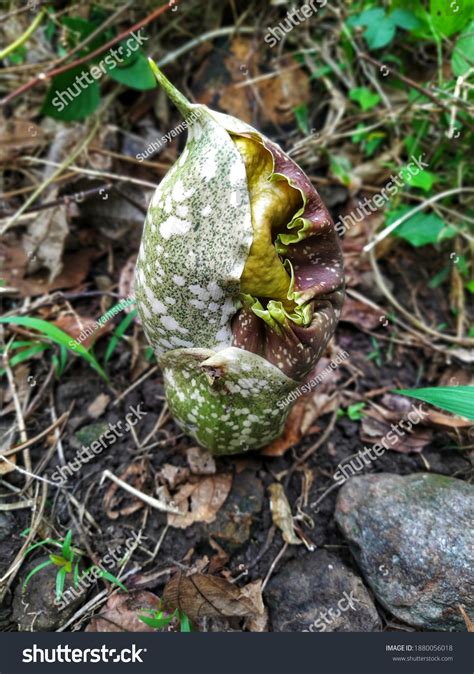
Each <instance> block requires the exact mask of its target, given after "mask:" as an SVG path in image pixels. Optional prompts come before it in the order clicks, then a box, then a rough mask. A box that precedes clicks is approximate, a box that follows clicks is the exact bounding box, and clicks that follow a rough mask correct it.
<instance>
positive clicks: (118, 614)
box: [85, 590, 161, 632]
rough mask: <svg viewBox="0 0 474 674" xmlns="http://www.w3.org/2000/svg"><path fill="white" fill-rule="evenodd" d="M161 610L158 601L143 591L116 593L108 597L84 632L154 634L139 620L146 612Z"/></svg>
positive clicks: (152, 595)
mask: <svg viewBox="0 0 474 674" xmlns="http://www.w3.org/2000/svg"><path fill="white" fill-rule="evenodd" d="M160 608H161V601H160V599H159V598H158V597H157V596H156V595H154V594H153V593H152V592H146V591H145V590H141V591H137V592H130V593H129V594H123V593H117V594H113V595H112V596H111V597H109V599H108V601H107V603H106V605H105V606H104V608H103V609H102V610H101V612H100V613H99V614H98V615H96V616H94V617H93V618H92V620H91V621H90V623H89V624H88V625H87V627H86V629H85V631H86V632H154V631H155V630H154V629H153V628H152V627H148V625H145V623H144V622H142V621H141V620H140V619H139V617H138V616H139V615H142V614H143V615H147V611H154V610H157V609H160Z"/></svg>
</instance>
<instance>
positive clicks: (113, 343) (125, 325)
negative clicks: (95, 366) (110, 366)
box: [104, 309, 138, 363]
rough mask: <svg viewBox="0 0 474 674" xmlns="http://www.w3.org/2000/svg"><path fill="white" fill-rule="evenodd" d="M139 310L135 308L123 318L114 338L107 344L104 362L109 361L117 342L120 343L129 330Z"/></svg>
mask: <svg viewBox="0 0 474 674" xmlns="http://www.w3.org/2000/svg"><path fill="white" fill-rule="evenodd" d="M137 313H138V312H137V310H136V309H133V311H131V312H130V313H129V314H127V316H125V318H123V319H122V320H121V321H120V323H119V324H118V326H117V327H116V329H115V330H114V333H113V335H112V338H111V340H110V342H109V343H108V345H107V350H106V352H105V356H104V362H105V363H108V362H109V360H110V358H111V357H112V354H113V352H114V351H115V349H116V347H117V344H118V343H119V340H120V339H121V338H122V337H123V335H124V333H125V331H126V330H127V328H128V326H129V325H130V323H131V322H132V321H133V319H134V318H135V316H136V315H137Z"/></svg>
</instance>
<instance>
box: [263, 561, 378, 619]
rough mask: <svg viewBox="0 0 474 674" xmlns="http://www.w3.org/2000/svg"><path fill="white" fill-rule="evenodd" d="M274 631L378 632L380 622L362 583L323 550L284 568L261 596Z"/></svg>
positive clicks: (343, 565)
mask: <svg viewBox="0 0 474 674" xmlns="http://www.w3.org/2000/svg"><path fill="white" fill-rule="evenodd" d="M264 598H265V603H266V605H267V606H268V607H269V610H270V621H271V624H272V628H273V631H274V632H308V631H309V632H378V631H379V630H380V629H381V622H380V618H379V616H378V613H377V610H376V608H375V606H374V603H373V601H372V599H371V597H370V594H369V592H368V590H367V588H366V587H365V586H364V584H363V582H362V580H361V579H360V578H359V576H357V575H356V574H355V573H353V572H352V571H351V570H350V569H349V568H348V567H347V566H346V565H345V564H343V563H342V562H341V560H340V559H339V557H337V556H336V555H334V554H332V553H330V552H326V550H319V549H318V550H316V551H315V552H313V553H311V554H306V555H304V556H303V557H299V558H298V559H295V560H292V561H291V562H288V564H285V566H284V567H283V569H282V570H281V571H280V572H279V573H277V574H276V575H275V576H274V577H273V578H272V579H271V580H270V582H269V583H268V586H267V589H266V591H265V594H264Z"/></svg>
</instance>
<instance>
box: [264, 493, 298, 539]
mask: <svg viewBox="0 0 474 674" xmlns="http://www.w3.org/2000/svg"><path fill="white" fill-rule="evenodd" d="M268 491H269V492H270V510H271V513H272V520H273V524H275V525H276V526H277V527H278V528H279V529H280V531H281V532H282V536H283V540H284V541H285V543H289V544H290V545H301V540H300V539H299V538H298V536H297V535H296V534H295V527H294V524H293V515H292V514H291V508H290V504H289V503H288V499H287V498H286V494H285V491H284V489H283V486H282V485H281V484H280V483H279V482H275V483H274V484H271V485H270V486H269V487H268Z"/></svg>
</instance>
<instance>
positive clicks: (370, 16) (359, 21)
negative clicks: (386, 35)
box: [347, 7, 385, 26]
mask: <svg viewBox="0 0 474 674" xmlns="http://www.w3.org/2000/svg"><path fill="white" fill-rule="evenodd" d="M383 18H385V10H383V9H382V8H380V7H374V8H373V9H366V10H365V11H364V12H362V13H361V14H359V15H356V16H351V18H350V19H348V21H347V25H348V26H371V25H376V24H377V22H378V21H380V19H383Z"/></svg>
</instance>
